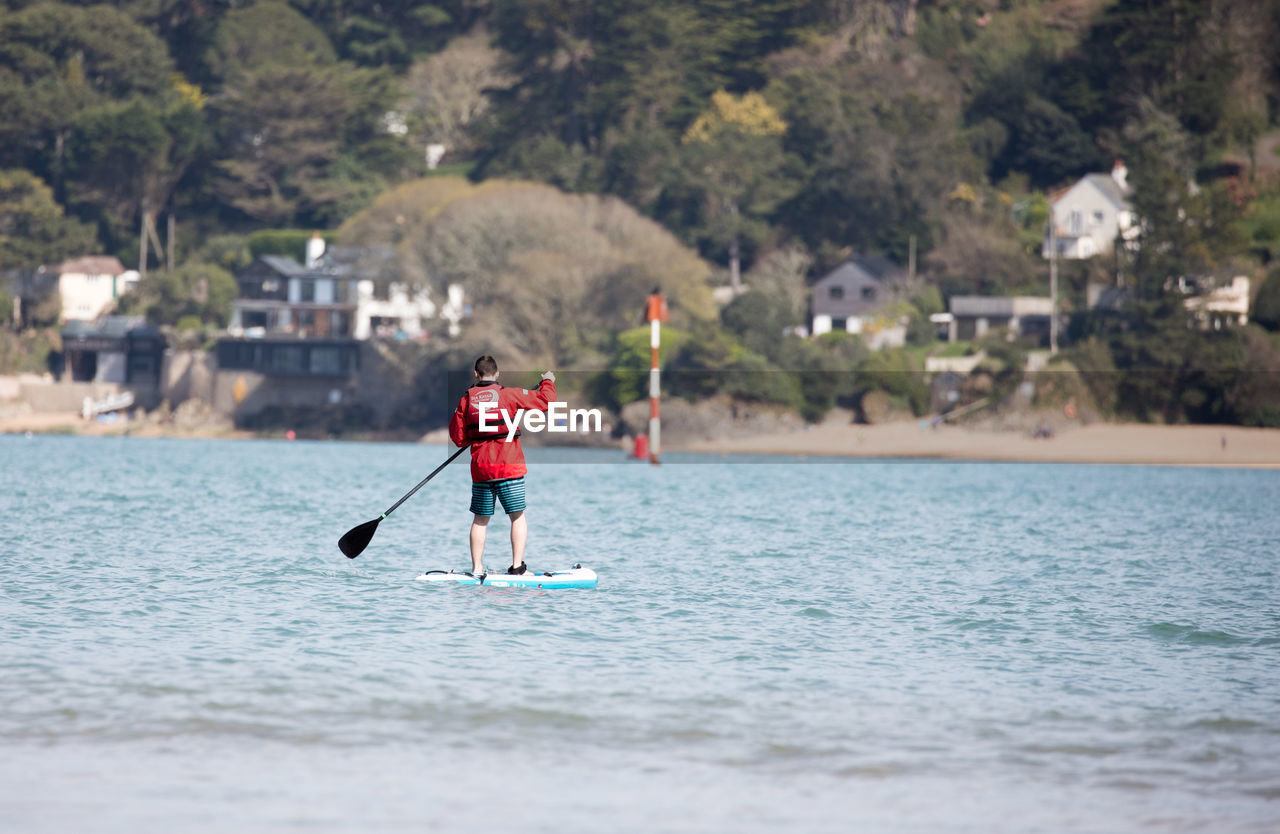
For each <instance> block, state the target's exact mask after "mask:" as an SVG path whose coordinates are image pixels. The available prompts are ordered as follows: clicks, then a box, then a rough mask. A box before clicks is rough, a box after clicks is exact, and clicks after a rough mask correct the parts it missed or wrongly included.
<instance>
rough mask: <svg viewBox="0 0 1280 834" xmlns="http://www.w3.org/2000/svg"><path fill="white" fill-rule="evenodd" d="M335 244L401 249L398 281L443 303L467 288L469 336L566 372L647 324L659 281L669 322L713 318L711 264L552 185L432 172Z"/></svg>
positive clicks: (386, 199)
mask: <svg viewBox="0 0 1280 834" xmlns="http://www.w3.org/2000/svg"><path fill="white" fill-rule="evenodd" d="M339 239H340V240H342V241H346V242H357V241H358V242H360V243H362V244H370V243H378V242H382V243H386V244H389V245H394V246H396V249H397V262H396V264H395V267H394V273H395V274H396V275H397V276H398V278H399V280H402V281H406V282H409V283H413V284H416V285H418V286H419V287H422V288H425V289H428V290H429V291H430V292H431V293H432V295H433V296H434V297H436V298H444V297H445V293H446V292H447V291H448V289H449V287H450V286H451V285H459V286H461V287H462V289H463V291H464V293H465V296H466V303H467V304H469V305H471V307H472V310H473V312H472V315H471V316H470V317H469V318H468V319H467V320H466V321H465V322H464V328H465V329H464V337H465V334H466V333H467V332H468V331H474V332H481V333H484V334H486V338H487V339H490V340H492V341H491V343H490V347H491V349H492V352H493V353H494V354H495V355H498V354H499V353H501V354H503V355H507V356H515V357H521V358H523V359H525V360H527V361H531V362H532V361H539V362H550V363H553V364H558V365H562V366H563V365H564V364H567V363H568V362H569V361H571V360H572V359H574V358H576V357H579V356H590V355H596V354H597V353H599V352H602V351H605V350H607V349H608V348H609V346H610V334H612V333H614V332H616V331H619V330H624V329H626V328H628V327H633V326H635V325H636V324H638V323H639V317H640V313H641V311H642V310H643V304H644V299H645V297H646V295H647V294H648V292H649V290H650V289H651V288H652V287H653V286H654V285H655V284H660V285H661V286H662V289H663V292H664V294H666V295H667V297H668V299H669V300H670V303H671V310H672V320H673V325H674V326H676V327H683V326H686V325H687V324H688V322H690V321H692V320H706V319H710V318H711V317H712V316H713V315H714V305H713V303H712V301H711V297H710V293H709V291H708V289H707V285H706V279H707V267H706V264H704V263H703V262H702V261H701V260H699V259H698V258H697V256H696V255H694V254H693V253H692V252H690V251H689V250H688V249H686V248H685V247H684V246H682V245H680V243H679V242H678V241H677V240H676V239H675V237H674V236H673V235H671V233H670V232H667V231H666V230H665V229H663V228H662V227H660V226H658V225H657V224H656V223H654V222H653V221H652V220H648V219H646V218H643V217H641V216H640V215H638V214H637V213H636V212H635V210H634V209H632V208H631V207H629V206H627V205H626V204H624V203H622V202H621V201H620V200H618V199H617V198H613V197H599V196H595V195H572V194H564V193H562V192H560V191H557V190H556V189H554V188H551V187H549V186H546V185H541V184H534V183H526V182H509V181H495V180H490V181H487V182H485V183H482V184H480V185H472V184H470V183H468V182H467V181H465V180H462V179H459V178H454V177H429V178H426V179H423V180H419V181H416V182H413V183H408V184H406V185H404V186H401V187H400V188H398V189H396V190H394V191H391V192H389V193H387V194H386V195H384V196H383V197H382V198H380V199H379V200H378V201H376V202H375V203H374V204H373V205H372V206H370V207H369V208H368V209H367V210H365V211H364V212H361V213H360V214H359V215H357V216H355V217H353V218H352V219H351V220H350V221H348V223H347V224H345V225H344V226H343V228H342V229H341V230H340V232H339Z"/></svg>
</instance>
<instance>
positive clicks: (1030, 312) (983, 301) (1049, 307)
mask: <svg viewBox="0 0 1280 834" xmlns="http://www.w3.org/2000/svg"><path fill="white" fill-rule="evenodd" d="M950 307H951V313H952V315H956V316H1001V317H1002V316H1048V315H1052V314H1053V300H1052V299H1050V298H1043V297H1041V296H1034V295H1018V296H987V295H953V296H952V297H951V303H950Z"/></svg>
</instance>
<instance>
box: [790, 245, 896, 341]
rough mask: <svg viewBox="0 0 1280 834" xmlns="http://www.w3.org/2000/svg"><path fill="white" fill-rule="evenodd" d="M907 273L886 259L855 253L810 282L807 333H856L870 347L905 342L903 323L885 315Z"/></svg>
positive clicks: (817, 334)
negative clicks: (885, 309) (809, 323)
mask: <svg viewBox="0 0 1280 834" xmlns="http://www.w3.org/2000/svg"><path fill="white" fill-rule="evenodd" d="M905 279H906V273H905V272H904V271H903V270H902V269H901V268H900V267H898V266H897V264H895V263H893V262H892V261H890V260H889V259H888V258H882V257H879V256H874V255H872V256H868V255H855V256H853V257H851V258H849V259H848V260H847V261H845V262H844V263H842V264H840V265H839V266H837V267H836V268H835V269H833V270H831V271H830V272H828V273H827V274H826V275H824V276H822V277H821V278H819V279H818V281H817V283H815V284H814V285H813V298H812V301H811V306H810V312H811V315H810V318H811V326H810V333H812V334H813V335H814V336H821V335H822V334H823V333H830V332H832V331H844V332H846V333H857V334H859V335H861V336H862V337H863V339H864V340H865V341H866V342H867V345H868V346H869V347H871V348H872V349H873V350H878V349H880V348H885V347H901V346H902V345H903V344H905V343H906V337H907V330H906V325H905V323H903V322H901V321H899V320H897V319H896V318H893V317H886V316H885V315H884V314H883V308H884V307H885V306H886V305H887V304H889V303H890V302H893V301H895V300H897V289H898V286H899V285H900V284H901V282H902V281H904V280H905Z"/></svg>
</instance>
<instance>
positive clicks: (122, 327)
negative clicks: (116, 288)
mask: <svg viewBox="0 0 1280 834" xmlns="http://www.w3.org/2000/svg"><path fill="white" fill-rule="evenodd" d="M134 330H148V331H150V332H155V331H154V330H153V329H152V328H150V327H148V326H147V320H146V319H145V318H143V317H142V316H103V317H102V318H100V319H98V320H97V321H81V320H79V319H72V320H70V321H68V322H67V323H66V324H65V325H63V327H62V338H63V339H75V338H84V337H97V338H107V339H121V338H124V336H125V335H126V334H128V333H130V332H131V331H134Z"/></svg>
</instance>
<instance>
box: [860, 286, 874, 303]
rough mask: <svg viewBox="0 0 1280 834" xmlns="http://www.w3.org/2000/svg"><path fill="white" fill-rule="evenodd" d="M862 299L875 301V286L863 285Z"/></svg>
mask: <svg viewBox="0 0 1280 834" xmlns="http://www.w3.org/2000/svg"><path fill="white" fill-rule="evenodd" d="M862 300H863V301H875V300H876V288H875V287H863V288H862Z"/></svg>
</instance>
